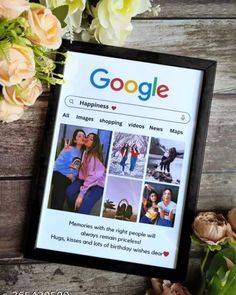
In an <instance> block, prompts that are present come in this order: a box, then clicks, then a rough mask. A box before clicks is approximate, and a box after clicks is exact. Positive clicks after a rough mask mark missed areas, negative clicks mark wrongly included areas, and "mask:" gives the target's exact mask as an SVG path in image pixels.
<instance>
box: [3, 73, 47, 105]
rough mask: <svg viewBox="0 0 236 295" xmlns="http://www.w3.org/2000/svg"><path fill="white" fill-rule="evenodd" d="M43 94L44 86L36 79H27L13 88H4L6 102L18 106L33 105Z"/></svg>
mask: <svg viewBox="0 0 236 295" xmlns="http://www.w3.org/2000/svg"><path fill="white" fill-rule="evenodd" d="M42 92H43V87H42V84H41V82H40V80H38V79H35V78H33V79H27V80H25V81H23V82H21V83H20V84H18V85H14V86H11V87H3V90H2V93H3V96H4V98H5V100H6V101H7V102H8V103H10V104H14V105H18V106H23V105H26V106H30V105H33V104H34V103H35V101H36V99H37V98H38V97H39V95H40V94H41V93H42Z"/></svg>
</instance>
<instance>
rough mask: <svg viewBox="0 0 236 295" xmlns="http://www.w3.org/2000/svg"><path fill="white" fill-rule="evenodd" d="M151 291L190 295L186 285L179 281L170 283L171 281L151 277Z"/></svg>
mask: <svg viewBox="0 0 236 295" xmlns="http://www.w3.org/2000/svg"><path fill="white" fill-rule="evenodd" d="M151 283H152V292H149V293H151V294H154V295H191V294H190V293H189V291H188V290H187V288H186V287H184V286H182V285H181V284H180V283H171V281H167V280H160V279H156V278H152V279H151Z"/></svg>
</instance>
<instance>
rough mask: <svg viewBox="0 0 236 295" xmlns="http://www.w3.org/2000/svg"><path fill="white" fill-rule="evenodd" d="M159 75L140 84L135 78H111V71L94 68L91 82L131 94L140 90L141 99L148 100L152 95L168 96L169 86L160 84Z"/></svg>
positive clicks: (97, 86) (95, 85) (100, 87)
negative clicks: (125, 79)
mask: <svg viewBox="0 0 236 295" xmlns="http://www.w3.org/2000/svg"><path fill="white" fill-rule="evenodd" d="M157 81H158V79H157V77H154V79H153V82H152V83H150V82H142V83H140V84H138V82H137V81H135V80H127V81H124V80H122V79H121V78H118V77H116V78H112V79H111V78H109V71H108V70H106V69H103V68H99V69H96V70H94V71H93V72H92V73H91V75H90V82H91V84H92V85H93V86H94V87H96V88H98V89H104V88H106V87H109V86H110V88H111V89H112V90H113V91H121V90H124V91H126V92H127V93H129V94H132V93H136V92H138V98H139V99H140V100H143V101H145V100H148V99H149V98H150V97H151V96H156V95H157V96H158V97H160V98H167V97H168V91H169V87H168V86H167V85H164V84H162V85H158V84H157Z"/></svg>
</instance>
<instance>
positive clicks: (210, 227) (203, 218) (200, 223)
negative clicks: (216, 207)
mask: <svg viewBox="0 0 236 295" xmlns="http://www.w3.org/2000/svg"><path fill="white" fill-rule="evenodd" d="M193 231H194V233H195V234H196V236H197V237H198V238H199V239H200V240H202V241H204V242H206V243H207V244H209V245H218V244H220V243H222V242H224V241H225V240H226V239H227V238H228V237H230V236H232V229H231V226H230V224H229V223H228V222H227V220H226V219H225V218H224V216H223V215H222V214H216V213H215V212H201V213H199V214H198V216H197V217H196V218H195V219H194V222H193Z"/></svg>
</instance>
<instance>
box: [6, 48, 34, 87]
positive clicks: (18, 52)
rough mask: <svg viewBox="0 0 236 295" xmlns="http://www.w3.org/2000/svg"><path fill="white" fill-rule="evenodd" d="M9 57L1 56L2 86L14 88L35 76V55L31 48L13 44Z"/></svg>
mask: <svg viewBox="0 0 236 295" xmlns="http://www.w3.org/2000/svg"><path fill="white" fill-rule="evenodd" d="M7 55H8V56H7V57H4V56H2V55H0V69H1V71H0V84H2V85H4V86H12V85H15V84H19V83H21V82H22V81H23V80H24V79H28V78H32V77H33V76H34V75H35V62H34V53H33V51H32V50H31V49H30V48H29V47H24V46H20V45H16V44H13V45H12V46H11V47H10V48H9V51H8V53H7Z"/></svg>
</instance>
